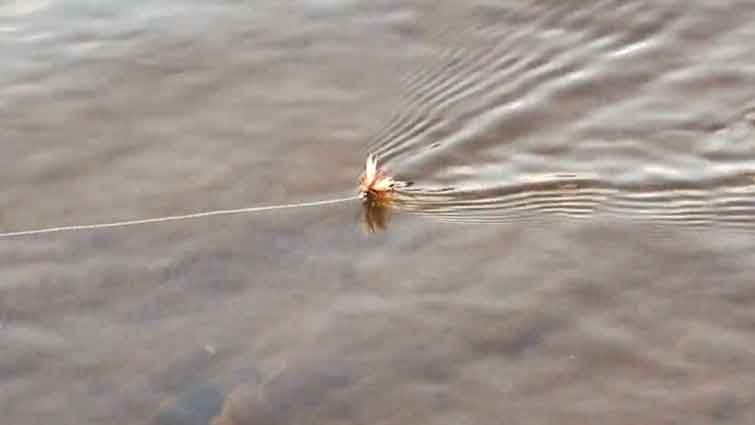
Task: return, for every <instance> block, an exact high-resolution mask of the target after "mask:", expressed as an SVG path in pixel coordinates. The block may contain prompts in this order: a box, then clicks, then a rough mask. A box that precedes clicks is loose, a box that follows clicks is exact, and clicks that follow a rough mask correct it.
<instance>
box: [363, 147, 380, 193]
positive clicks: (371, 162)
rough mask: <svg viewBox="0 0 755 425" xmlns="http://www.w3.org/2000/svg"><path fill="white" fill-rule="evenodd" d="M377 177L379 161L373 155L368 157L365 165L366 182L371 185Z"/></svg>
mask: <svg viewBox="0 0 755 425" xmlns="http://www.w3.org/2000/svg"><path fill="white" fill-rule="evenodd" d="M376 175H377V161H376V160H375V156H374V155H372V154H369V155H367V161H366V162H365V164H364V181H365V182H367V185H368V186H369V185H371V184H372V182H373V181H375V177H376Z"/></svg>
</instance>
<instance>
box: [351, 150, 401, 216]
mask: <svg viewBox="0 0 755 425" xmlns="http://www.w3.org/2000/svg"><path fill="white" fill-rule="evenodd" d="M406 186H408V184H407V183H406V182H402V181H398V180H395V179H394V178H393V177H391V176H389V175H388V174H386V172H385V170H383V169H382V168H378V165H377V160H376V159H375V156H374V155H372V154H370V155H367V161H366V162H365V164H364V172H363V173H362V175H361V176H360V177H359V197H360V198H361V199H362V200H363V201H369V202H376V203H381V204H382V203H389V202H390V201H391V200H392V199H393V196H394V194H395V192H396V190H398V189H401V188H404V187H406Z"/></svg>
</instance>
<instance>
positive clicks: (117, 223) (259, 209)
mask: <svg viewBox="0 0 755 425" xmlns="http://www.w3.org/2000/svg"><path fill="white" fill-rule="evenodd" d="M358 199H360V197H359V196H358V195H354V196H349V197H347V198H336V199H325V200H322V201H312V202H300V203H294V204H279V205H266V206H258V207H247V208H237V209H231V210H214V211H203V212H197V213H191V214H183V215H172V216H164V217H154V218H143V219H138V220H126V221H115V222H111V223H99V224H79V225H71V226H59V227H48V228H43V229H34V230H21V231H17V232H5V233H0V239H1V238H11V237H19V236H31V235H41V234H44V233H56V232H70V231H76V230H96V229H106V228H111V227H125V226H135V225H138V224H151V223H164V222H168V221H180V220H191V219H196V218H203V217H211V216H216V215H231V214H245V213H255V212H263V211H273V210H283V209H293V208H307V207H319V206H323V205H332V204H339V203H342V202H349V201H355V200H358Z"/></svg>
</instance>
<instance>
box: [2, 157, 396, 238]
mask: <svg viewBox="0 0 755 425" xmlns="http://www.w3.org/2000/svg"><path fill="white" fill-rule="evenodd" d="M406 186H407V183H405V182H401V181H398V180H394V179H393V178H392V177H390V176H388V175H387V174H386V173H385V172H384V171H383V170H382V169H380V168H378V166H377V160H376V159H375V157H374V156H373V155H368V156H367V161H366V163H365V168H364V171H363V172H362V175H361V177H360V179H359V194H358V195H356V196H349V197H346V198H336V199H325V200H321V201H312V202H301V203H293V204H280V205H266V206H256V207H247V208H237V209H230V210H214V211H204V212H197V213H190V214H184V215H172V216H164V217H154V218H145V219H138V220H126V221H116V222H111V223H98V224H80V225H72V226H59V227H48V228H43V229H34V230H21V231H16V232H5V233H0V238H11V237H21V236H32V235H40V234H45V233H57V232H69V231H76V230H96V229H106V228H113V227H125V226H135V225H138V224H151V223H165V222H169V221H180V220H190V219H196V218H203V217H211V216H218V215H231V214H245V213H255V212H264V211H273V210H282V209H294V208H307V207H318V206H324V205H332V204H339V203H343V202H349V201H355V200H362V203H363V205H364V207H365V220H366V222H367V226H368V229H370V230H371V231H374V230H375V227H379V228H384V227H385V219H384V217H385V212H386V208H387V206H388V205H389V204H390V203H391V201H392V200H393V198H394V194H395V192H396V190H398V189H400V188H402V187H406ZM376 212H377V213H376ZM374 217H380V218H379V219H377V221H376V220H375V219H374ZM376 222H377V223H376Z"/></svg>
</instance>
